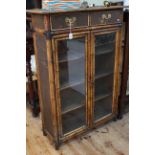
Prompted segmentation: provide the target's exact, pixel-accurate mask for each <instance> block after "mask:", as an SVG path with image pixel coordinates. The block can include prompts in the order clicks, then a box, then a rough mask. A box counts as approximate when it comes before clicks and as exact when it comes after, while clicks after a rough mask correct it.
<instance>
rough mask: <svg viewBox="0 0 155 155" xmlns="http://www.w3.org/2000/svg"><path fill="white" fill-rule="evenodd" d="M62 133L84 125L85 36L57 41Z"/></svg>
mask: <svg viewBox="0 0 155 155" xmlns="http://www.w3.org/2000/svg"><path fill="white" fill-rule="evenodd" d="M58 60H59V78H60V97H61V107H62V109H61V110H62V129H63V133H64V134H65V133H67V132H70V131H72V130H75V129H77V128H79V127H81V126H83V125H85V97H86V94H85V38H84V37H83V38H78V39H73V40H61V41H58Z"/></svg>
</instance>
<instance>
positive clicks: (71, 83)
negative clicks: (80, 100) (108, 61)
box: [60, 80, 84, 91]
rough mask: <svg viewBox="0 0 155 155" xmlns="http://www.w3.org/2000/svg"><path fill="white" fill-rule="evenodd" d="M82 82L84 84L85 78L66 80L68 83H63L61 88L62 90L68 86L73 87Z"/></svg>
mask: <svg viewBox="0 0 155 155" xmlns="http://www.w3.org/2000/svg"><path fill="white" fill-rule="evenodd" d="M81 84H84V80H77V81H71V82H66V83H63V85H61V88H60V90H61V91H62V90H65V89H68V88H71V87H74V86H77V85H81Z"/></svg>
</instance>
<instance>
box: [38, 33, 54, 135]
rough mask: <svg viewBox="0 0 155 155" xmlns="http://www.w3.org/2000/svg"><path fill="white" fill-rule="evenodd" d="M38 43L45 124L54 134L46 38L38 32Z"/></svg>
mask: <svg viewBox="0 0 155 155" xmlns="http://www.w3.org/2000/svg"><path fill="white" fill-rule="evenodd" d="M36 45H37V51H38V54H37V55H38V57H37V59H38V69H39V73H40V83H41V86H40V87H41V90H40V91H41V96H42V102H43V109H42V110H43V111H44V118H43V119H44V126H45V130H47V131H48V132H49V133H50V134H52V135H53V130H52V129H53V126H52V115H51V101H50V84H49V75H48V64H47V52H46V39H45V37H44V36H42V35H40V34H37V33H36Z"/></svg>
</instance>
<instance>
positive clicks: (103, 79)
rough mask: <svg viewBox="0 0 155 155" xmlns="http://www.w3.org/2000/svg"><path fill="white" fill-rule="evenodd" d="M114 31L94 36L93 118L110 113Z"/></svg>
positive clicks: (96, 118) (99, 117)
mask: <svg viewBox="0 0 155 155" xmlns="http://www.w3.org/2000/svg"><path fill="white" fill-rule="evenodd" d="M114 55H115V33H108V34H104V35H97V36H96V38H95V94H94V96H95V100H94V102H95V104H94V120H95V121H97V120H98V119H101V118H102V117H104V116H106V115H108V114H110V113H112V92H113V74H114Z"/></svg>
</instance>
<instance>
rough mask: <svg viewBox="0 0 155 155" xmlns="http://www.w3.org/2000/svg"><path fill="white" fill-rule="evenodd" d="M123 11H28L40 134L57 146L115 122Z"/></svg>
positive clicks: (106, 9) (97, 9)
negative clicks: (34, 56)
mask: <svg viewBox="0 0 155 155" xmlns="http://www.w3.org/2000/svg"><path fill="white" fill-rule="evenodd" d="M122 9H123V8H122V7H118V6H115V7H109V8H103V7H97V8H88V9H79V10H72V11H63V12H48V11H43V10H28V11H27V13H31V14H32V24H33V29H34V33H33V39H34V47H35V54H36V63H37V71H38V85H39V97H40V103H41V112H42V126H43V133H44V135H47V136H48V138H49V139H50V140H51V141H54V142H55V145H56V148H58V146H59V145H60V144H61V143H62V142H64V141H67V140H69V139H71V138H73V137H75V136H77V135H80V134H82V133H84V132H85V131H87V130H89V129H92V128H94V127H97V126H99V125H102V124H104V123H106V122H108V121H109V120H112V119H113V118H116V115H117V111H118V95H119V68H120V47H121V26H122V15H123V10H122ZM70 32H71V33H72V34H73V38H72V39H69V33H70Z"/></svg>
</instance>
